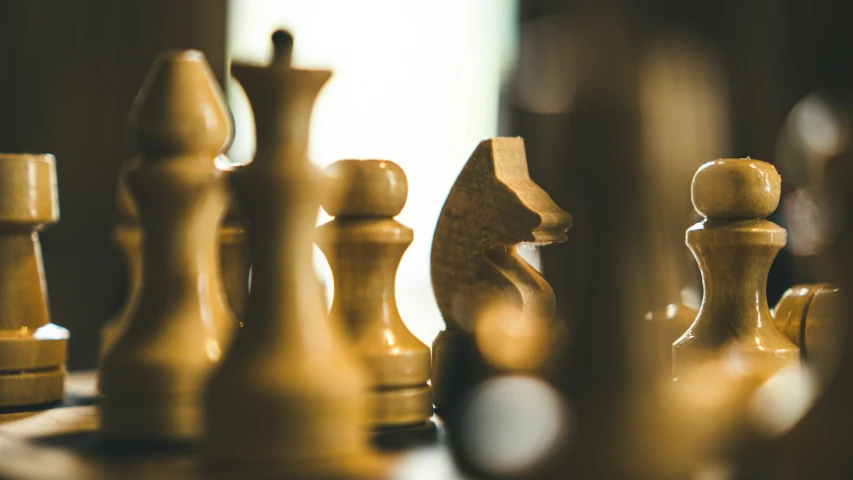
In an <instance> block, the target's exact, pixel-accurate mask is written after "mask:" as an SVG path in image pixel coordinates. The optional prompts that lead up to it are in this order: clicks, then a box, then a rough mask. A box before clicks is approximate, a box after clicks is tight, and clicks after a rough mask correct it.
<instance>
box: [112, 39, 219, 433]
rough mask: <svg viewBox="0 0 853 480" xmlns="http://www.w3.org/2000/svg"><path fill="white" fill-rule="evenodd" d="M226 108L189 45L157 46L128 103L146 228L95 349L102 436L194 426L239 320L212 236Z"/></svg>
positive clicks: (135, 192)
mask: <svg viewBox="0 0 853 480" xmlns="http://www.w3.org/2000/svg"><path fill="white" fill-rule="evenodd" d="M226 108H227V107H226V106H225V101H224V98H223V94H222V92H221V90H220V89H219V86H218V85H217V84H216V80H215V79H214V77H213V74H212V72H211V71H210V67H209V66H208V65H207V61H206V60H205V58H204V55H203V54H202V53H201V52H198V51H194V50H188V51H182V52H179V51H170V52H166V53H163V54H161V55H160V56H159V57H158V58H157V60H156V61H155V62H154V66H153V67H152V69H151V71H150V72H149V74H148V76H147V78H146V79H145V83H144V84H143V86H142V88H141V90H140V92H139V94H138V95H137V97H136V100H135V102H134V105H133V108H132V110H131V115H130V122H131V129H132V131H133V132H134V133H135V134H136V137H137V143H138V145H139V149H140V154H139V157H138V159H137V162H136V163H135V165H133V166H132V167H131V168H130V169H129V170H127V171H126V172H125V174H124V175H125V181H126V182H127V187H128V190H129V192H130V194H131V196H132V198H133V203H134V204H135V205H136V209H137V213H138V216H139V223H140V227H141V229H142V236H143V242H142V283H141V285H140V287H139V296H138V299H137V300H138V301H136V302H135V304H134V306H133V308H132V309H131V311H130V312H129V315H128V318H127V325H126V326H125V327H124V331H123V332H122V334H121V335H120V336H119V337H118V338H117V339H116V340H115V343H114V345H112V347H111V348H109V349H107V351H106V352H104V355H103V356H102V358H101V364H100V369H101V371H100V388H101V393H102V394H103V399H102V402H101V431H102V434H103V436H104V437H106V438H108V439H111V440H130V441H186V440H190V441H191V440H196V439H197V438H198V437H199V435H200V434H201V428H202V423H201V422H202V413H201V406H202V403H201V392H202V389H203V387H204V385H205V383H206V381H207V379H208V377H209V374H210V372H211V370H212V368H213V366H214V364H215V363H216V362H218V361H219V359H220V356H222V355H223V354H224V352H225V350H226V349H227V347H228V344H229V341H230V337H231V334H232V330H233V329H234V326H235V321H234V319H233V317H232V315H231V312H230V311H229V310H228V307H227V305H226V303H225V299H224V298H223V295H222V294H221V290H222V287H221V285H220V277H219V262H218V257H217V254H218V252H217V240H216V231H217V227H218V225H219V221H220V219H221V217H222V215H223V214H224V212H225V208H226V202H227V189H226V184H225V181H224V176H223V173H222V171H220V170H219V169H217V168H216V165H215V164H214V162H215V159H216V157H217V156H218V155H219V154H220V152H221V151H222V149H223V148H225V146H226V145H227V144H228V142H229V140H230V138H231V134H232V126H231V120H230V116H229V115H228V113H227V109H226Z"/></svg>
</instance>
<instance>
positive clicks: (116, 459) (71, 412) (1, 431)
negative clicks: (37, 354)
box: [0, 372, 461, 480]
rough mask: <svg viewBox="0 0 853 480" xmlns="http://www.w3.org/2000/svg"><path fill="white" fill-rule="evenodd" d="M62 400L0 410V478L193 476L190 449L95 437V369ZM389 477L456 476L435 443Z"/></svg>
mask: <svg viewBox="0 0 853 480" xmlns="http://www.w3.org/2000/svg"><path fill="white" fill-rule="evenodd" d="M66 391H67V395H66V399H65V401H64V402H63V403H62V404H60V405H57V406H55V407H52V408H49V409H47V410H35V411H4V412H3V413H0V479H14V480H36V479H37V480H54V479H55V480H76V479H80V480H106V479H122V480H125V479H176V480H184V479H186V480H190V479H192V480H197V479H201V478H203V476H202V475H201V474H200V473H199V468H198V459H197V455H195V454H194V453H193V452H191V451H186V450H176V449H172V450H170V451H162V450H159V451H154V450H146V451H116V450H114V449H111V448H108V447H107V446H105V445H104V444H103V443H102V442H101V441H100V438H99V436H98V425H99V418H98V408H97V395H96V388H95V372H76V373H71V374H70V375H69V376H68V380H67V384H66ZM392 461H393V464H394V471H393V473H392V478H393V479H394V480H437V479H442V480H453V479H461V477H460V476H459V474H458V473H457V472H456V469H455V468H454V466H453V462H452V460H451V458H450V454H449V452H448V451H447V449H446V448H445V447H444V444H443V443H441V442H439V444H438V445H436V446H433V447H428V448H420V449H416V450H413V451H409V452H405V453H401V454H397V455H395V456H393V457H392Z"/></svg>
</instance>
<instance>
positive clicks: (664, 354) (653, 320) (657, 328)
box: [641, 303, 699, 377]
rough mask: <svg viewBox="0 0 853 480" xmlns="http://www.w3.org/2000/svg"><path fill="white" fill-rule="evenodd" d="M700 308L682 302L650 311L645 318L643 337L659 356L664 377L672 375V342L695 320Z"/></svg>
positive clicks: (658, 366)
mask: <svg viewBox="0 0 853 480" xmlns="http://www.w3.org/2000/svg"><path fill="white" fill-rule="evenodd" d="M698 314H699V310H697V309H695V308H693V307H690V306H687V305H683V304H680V303H670V304H669V305H667V306H666V307H663V308H658V309H655V310H652V311H650V312H649V313H647V314H646V316H645V317H644V318H643V330H642V333H641V335H642V337H643V338H642V339H643V340H644V344H645V345H648V346H649V348H650V354H652V355H655V356H656V358H657V362H656V364H657V370H658V371H659V372H660V374H661V376H662V377H672V344H673V343H675V342H676V341H677V340H678V339H679V338H681V336H682V335H684V332H686V331H687V330H688V329H689V328H690V326H691V325H693V322H694V321H696V315H698Z"/></svg>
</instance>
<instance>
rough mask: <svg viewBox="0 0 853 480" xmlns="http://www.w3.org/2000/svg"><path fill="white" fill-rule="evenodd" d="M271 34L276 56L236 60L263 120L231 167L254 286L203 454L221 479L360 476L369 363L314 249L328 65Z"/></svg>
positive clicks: (220, 374)
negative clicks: (333, 317) (326, 287)
mask: <svg viewBox="0 0 853 480" xmlns="http://www.w3.org/2000/svg"><path fill="white" fill-rule="evenodd" d="M273 42H274V46H275V51H276V53H275V56H274V60H273V62H272V63H271V64H270V65H269V66H266V67H262V66H254V65H247V64H240V63H235V64H233V65H232V67H231V73H232V74H233V75H234V77H235V78H236V79H237V80H238V81H239V82H240V84H241V85H242V86H243V89H244V90H245V92H246V94H247V96H248V98H249V102H250V103H251V106H252V110H253V112H254V117H255V126H256V127H255V130H256V138H257V153H256V155H255V158H254V160H253V161H252V162H251V163H250V164H248V165H246V166H244V167H241V168H238V169H237V170H235V171H234V173H233V174H232V175H231V177H230V179H231V183H232V186H233V188H234V190H235V192H236V195H237V200H238V201H239V203H240V205H241V207H242V209H243V212H244V214H245V215H246V218H247V220H248V230H249V254H250V258H251V261H252V288H251V291H250V293H249V298H248V303H247V305H246V312H245V326H244V327H243V328H242V329H241V330H240V332H239V334H238V335H237V337H236V339H235V341H234V345H233V348H232V349H231V351H230V353H229V354H228V355H227V356H226V357H225V359H224V361H223V363H222V364H221V365H220V367H219V368H218V369H217V371H216V373H215V374H214V376H213V378H212V379H211V382H210V384H209V386H208V389H207V394H206V404H207V409H206V412H207V418H206V426H207V439H206V440H207V441H206V465H207V468H208V469H209V470H210V472H211V474H212V475H216V476H221V477H222V478H238V477H250V478H254V476H265V477H266V476H280V477H283V478H302V477H312V478H350V477H353V478H359V476H360V475H362V474H364V471H365V469H367V470H370V469H372V468H373V465H368V463H370V461H371V459H372V458H373V457H372V456H371V455H370V449H369V445H368V442H367V418H366V416H367V410H366V408H367V407H366V398H365V395H366V392H365V388H366V384H365V380H364V373H363V371H362V370H361V368H360V366H359V364H358V362H356V361H355V356H354V353H353V352H352V351H351V350H350V348H349V346H348V342H346V341H345V340H344V338H345V337H344V332H343V329H342V328H338V327H337V326H336V325H334V324H332V323H330V322H329V321H328V320H327V316H326V312H325V308H324V302H323V298H322V294H321V290H320V283H319V281H318V280H317V277H316V274H315V272H314V267H313V263H312V260H311V259H312V251H313V236H314V222H315V221H316V217H317V213H318V211H319V208H320V195H321V182H320V178H319V175H318V172H317V171H316V170H315V169H314V167H313V166H312V165H311V164H310V163H309V161H308V158H307V149H308V136H309V124H310V118H311V111H312V109H313V104H314V99H315V98H316V96H317V94H318V93H319V91H320V89H321V88H322V86H323V85H324V84H325V83H326V81H327V80H328V79H329V77H330V75H331V73H330V72H329V71H325V70H300V69H295V68H291V66H290V63H289V61H290V49H291V47H292V38H291V37H290V35H289V34H287V33H285V32H281V31H280V32H277V33H276V34H275V35H274V36H273Z"/></svg>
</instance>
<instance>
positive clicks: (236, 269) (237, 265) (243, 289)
mask: <svg viewBox="0 0 853 480" xmlns="http://www.w3.org/2000/svg"><path fill="white" fill-rule="evenodd" d="M219 263H220V272H222V287H223V288H224V289H225V296H226V297H227V298H228V305H229V306H230V307H231V312H232V313H234V316H235V317H236V318H237V319H238V320H240V321H242V319H243V314H244V312H245V310H246V298H247V297H248V296H249V272H250V264H249V242H248V240H247V233H246V222H245V219H244V218H243V215H242V212H240V210H239V207H238V206H237V205H236V203H234V202H233V199H232V202H231V207H230V208H229V209H228V213H227V214H226V215H225V220H223V222H222V226H220V227H219Z"/></svg>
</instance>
